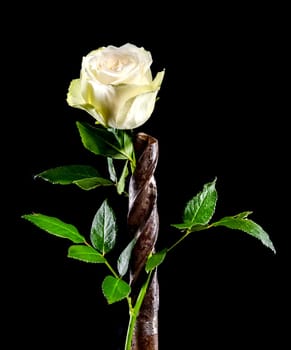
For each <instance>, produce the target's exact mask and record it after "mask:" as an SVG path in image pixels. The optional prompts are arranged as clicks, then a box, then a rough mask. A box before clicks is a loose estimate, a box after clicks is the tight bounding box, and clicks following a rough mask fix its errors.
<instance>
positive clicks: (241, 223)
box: [211, 212, 276, 253]
mask: <svg viewBox="0 0 291 350" xmlns="http://www.w3.org/2000/svg"><path fill="white" fill-rule="evenodd" d="M250 213H251V212H243V213H240V214H237V215H235V216H226V217H224V218H222V219H220V220H219V221H217V222H214V223H212V224H211V226H214V227H215V226H224V227H227V228H230V229H235V230H241V231H243V232H246V233H248V234H250V235H251V236H254V237H256V238H257V239H259V240H260V241H261V242H262V243H263V244H264V245H265V246H267V247H268V248H270V249H271V250H272V251H273V252H274V253H276V250H275V247H274V245H273V243H272V241H271V240H270V237H269V235H268V234H267V232H266V231H265V230H264V229H263V228H262V227H261V226H260V225H258V224H257V223H256V222H254V221H252V220H250V219H248V218H247V216H248V215H249V214H250Z"/></svg>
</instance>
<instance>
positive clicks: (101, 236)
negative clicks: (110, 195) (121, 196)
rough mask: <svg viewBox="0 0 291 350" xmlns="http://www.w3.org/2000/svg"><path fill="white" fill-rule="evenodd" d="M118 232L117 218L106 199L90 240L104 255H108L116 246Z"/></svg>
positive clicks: (95, 219) (92, 227) (97, 213)
mask: <svg viewBox="0 0 291 350" xmlns="http://www.w3.org/2000/svg"><path fill="white" fill-rule="evenodd" d="M116 232H117V224H116V217H115V214H114V212H113V210H112V208H111V207H110V206H109V204H108V200H107V199H105V200H104V201H103V203H102V205H101V206H100V208H99V209H98V210H97V212H96V214H95V216H94V219H93V222H92V226H91V233H90V239H91V243H92V245H93V247H94V248H95V249H97V250H98V251H99V252H100V253H102V255H104V254H106V253H108V252H109V251H111V250H112V249H113V247H114V245H115V241H116Z"/></svg>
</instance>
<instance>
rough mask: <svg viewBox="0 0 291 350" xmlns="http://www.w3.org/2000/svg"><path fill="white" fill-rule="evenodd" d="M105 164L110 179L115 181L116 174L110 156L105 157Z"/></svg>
mask: <svg viewBox="0 0 291 350" xmlns="http://www.w3.org/2000/svg"><path fill="white" fill-rule="evenodd" d="M107 166H108V172H109V177H110V180H111V181H113V182H114V183H115V182H116V181H117V175H116V171H115V167H114V164H113V159H112V158H107Z"/></svg>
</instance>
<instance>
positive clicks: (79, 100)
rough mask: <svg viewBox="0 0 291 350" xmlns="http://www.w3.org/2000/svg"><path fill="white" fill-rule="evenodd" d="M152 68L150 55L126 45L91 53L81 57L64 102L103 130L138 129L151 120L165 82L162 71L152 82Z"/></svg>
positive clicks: (133, 46) (143, 50)
mask: <svg viewBox="0 0 291 350" xmlns="http://www.w3.org/2000/svg"><path fill="white" fill-rule="evenodd" d="M151 64H152V57H151V53H150V52H149V51H147V50H145V49H144V48H142V47H137V46H135V45H133V44H129V43H127V44H125V45H123V46H120V47H116V46H112V45H111V46H107V47H101V48H99V49H97V50H93V51H91V52H90V53H89V54H88V55H87V56H85V57H83V59H82V66H81V72H80V78H79V79H74V80H72V81H71V83H70V86H69V90H68V94H67V102H68V104H69V105H70V106H72V107H75V108H80V109H83V110H85V111H87V112H88V113H89V114H90V115H91V116H92V117H94V118H95V119H96V121H97V122H98V123H101V124H102V125H103V126H105V127H112V128H116V129H134V128H137V127H139V126H141V125H142V124H144V123H145V122H146V121H147V120H148V119H149V117H150V116H151V114H152V112H153V110H154V107H155V102H156V99H157V94H158V91H159V89H160V86H161V83H162V81H163V78H164V70H163V71H161V72H158V73H157V75H156V77H155V78H154V79H153V78H152V72H151V69H150V66H151Z"/></svg>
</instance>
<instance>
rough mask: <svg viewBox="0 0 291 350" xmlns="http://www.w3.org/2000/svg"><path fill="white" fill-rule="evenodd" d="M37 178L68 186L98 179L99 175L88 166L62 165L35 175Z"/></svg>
mask: <svg viewBox="0 0 291 350" xmlns="http://www.w3.org/2000/svg"><path fill="white" fill-rule="evenodd" d="M38 177H40V178H42V179H43V180H46V181H49V182H52V183H53V184H60V185H69V184H72V183H74V182H76V181H78V180H81V179H87V178H95V177H99V173H98V171H97V170H96V169H95V168H93V167H92V166H89V165H64V166H59V167H56V168H51V169H48V170H45V171H43V172H41V173H39V174H37V175H35V178H38Z"/></svg>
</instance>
